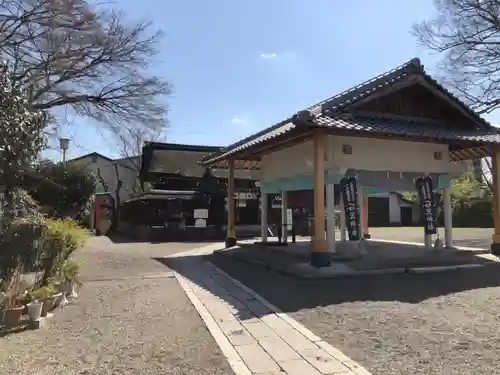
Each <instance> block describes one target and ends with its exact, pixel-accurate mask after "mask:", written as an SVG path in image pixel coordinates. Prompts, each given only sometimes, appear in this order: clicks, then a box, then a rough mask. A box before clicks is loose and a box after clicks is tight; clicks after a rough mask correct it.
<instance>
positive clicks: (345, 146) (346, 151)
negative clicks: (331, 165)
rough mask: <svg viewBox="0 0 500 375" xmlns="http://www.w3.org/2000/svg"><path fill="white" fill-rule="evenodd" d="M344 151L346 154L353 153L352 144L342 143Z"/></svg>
mask: <svg viewBox="0 0 500 375" xmlns="http://www.w3.org/2000/svg"><path fill="white" fill-rule="evenodd" d="M342 153H344V154H346V155H351V154H352V146H350V145H342Z"/></svg>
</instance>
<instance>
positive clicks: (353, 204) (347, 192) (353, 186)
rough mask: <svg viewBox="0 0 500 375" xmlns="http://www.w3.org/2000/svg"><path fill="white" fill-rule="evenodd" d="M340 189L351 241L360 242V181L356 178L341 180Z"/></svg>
mask: <svg viewBox="0 0 500 375" xmlns="http://www.w3.org/2000/svg"><path fill="white" fill-rule="evenodd" d="M340 189H341V194H342V199H343V201H344V211H345V217H346V226H347V233H348V234H349V241H359V240H360V239H361V228H360V216H359V204H358V180H357V179H356V177H346V178H343V179H342V180H340Z"/></svg>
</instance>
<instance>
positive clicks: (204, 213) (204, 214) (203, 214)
mask: <svg viewBox="0 0 500 375" xmlns="http://www.w3.org/2000/svg"><path fill="white" fill-rule="evenodd" d="M193 216H194V218H195V219H208V210H207V209H206V208H197V209H195V210H194V212H193Z"/></svg>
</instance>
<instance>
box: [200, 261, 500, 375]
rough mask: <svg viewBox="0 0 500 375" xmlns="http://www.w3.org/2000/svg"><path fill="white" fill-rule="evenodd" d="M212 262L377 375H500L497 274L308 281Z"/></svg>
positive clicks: (499, 286)
mask: <svg viewBox="0 0 500 375" xmlns="http://www.w3.org/2000/svg"><path fill="white" fill-rule="evenodd" d="M209 259H211V260H212V261H213V262H214V264H216V265H217V266H218V267H220V268H221V269H223V270H224V271H226V272H228V273H229V274H230V275H231V276H233V277H234V278H236V279H238V280H240V281H242V282H243V283H244V284H246V285H247V286H249V287H250V288H252V289H253V290H255V291H256V292H257V293H259V294H261V295H262V296H263V297H265V298H266V299H267V300H269V301H270V302H271V303H273V304H275V305H277V306H278V307H280V308H281V309H282V310H283V311H285V312H287V313H289V314H290V315H291V316H292V317H294V318H295V319H297V320H298V321H300V322H301V323H302V324H304V325H305V326H306V327H308V328H309V329H311V330H312V331H314V332H315V333H316V334H317V335H319V336H320V337H322V338H324V339H325V340H326V341H328V342H329V343H330V344H332V345H333V346H335V347H337V348H338V349H340V350H341V351H343V352H344V353H345V354H346V355H347V356H349V357H351V358H352V359H353V360H355V361H357V362H359V363H360V364H362V365H363V366H365V367H366V368H367V369H368V370H370V371H371V372H372V373H373V374H384V375H392V374H433V375H435V374H438V375H441V374H443V375H444V374H446V375H472V374H500V368H499V367H498V362H499V361H500V339H499V338H500V314H499V311H500V274H499V273H498V269H497V268H495V267H491V268H485V269H476V270H472V269H471V270H467V271H458V272H443V273H436V274H426V275H387V276H377V277H363V278H344V279H334V280H318V281H305V280H298V279H294V278H291V277H287V276H283V275H281V274H278V273H275V272H273V271H270V270H267V269H263V268H261V267H257V266H253V265H250V264H246V263H242V262H239V261H237V260H233V259H230V258H226V257H212V258H209ZM291 291H293V292H291Z"/></svg>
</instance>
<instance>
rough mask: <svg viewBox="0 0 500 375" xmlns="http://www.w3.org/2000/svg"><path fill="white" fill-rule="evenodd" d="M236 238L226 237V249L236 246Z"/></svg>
mask: <svg viewBox="0 0 500 375" xmlns="http://www.w3.org/2000/svg"><path fill="white" fill-rule="evenodd" d="M236 242H237V241H236V237H226V249H227V248H228V247H233V246H236Z"/></svg>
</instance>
